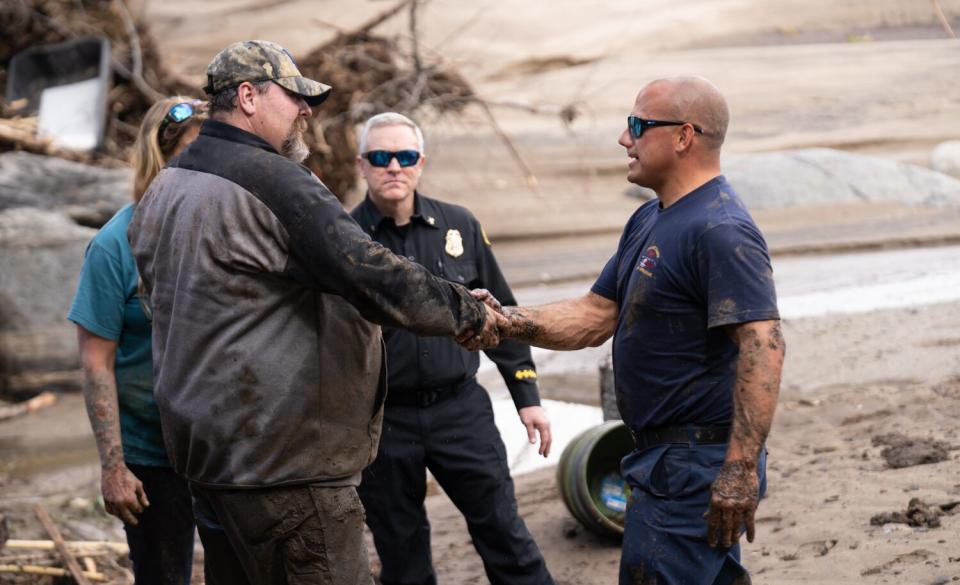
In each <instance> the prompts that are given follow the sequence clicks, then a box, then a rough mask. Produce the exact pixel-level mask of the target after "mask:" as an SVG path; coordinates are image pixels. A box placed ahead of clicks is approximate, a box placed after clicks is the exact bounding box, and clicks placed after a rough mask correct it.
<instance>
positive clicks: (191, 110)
mask: <svg viewBox="0 0 960 585" xmlns="http://www.w3.org/2000/svg"><path fill="white" fill-rule="evenodd" d="M200 103H201V102H199V101H196V102H180V103H179V104H177V105H175V106H173V107H172V108H170V111H168V112H167V115H166V116H164V117H163V122H161V123H160V130H161V131H162V130H163V129H164V128H166V127H167V124H170V123H171V122H172V123H174V124H180V123H182V122H185V121H187V120H189V119H190V118H192V117H193V115H194V114H195V113H196V112H197V108H198V107H199V105H200ZM194 106H197V107H194Z"/></svg>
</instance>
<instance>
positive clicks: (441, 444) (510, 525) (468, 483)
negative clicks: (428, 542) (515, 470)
mask: <svg viewBox="0 0 960 585" xmlns="http://www.w3.org/2000/svg"><path fill="white" fill-rule="evenodd" d="M426 412H427V413H428V415H429V416H428V423H427V424H428V426H429V435H428V436H429V438H428V440H427V444H426V446H427V465H428V467H429V469H430V471H431V473H433V474H434V476H435V477H436V478H437V481H438V482H440V485H441V486H442V487H443V489H444V491H445V492H446V493H447V494H448V495H449V496H450V499H451V500H452V501H453V503H454V504H455V505H456V506H457V508H458V509H459V510H460V511H461V512H462V513H463V516H464V518H465V519H466V521H467V528H468V529H469V531H470V536H471V537H472V538H473V543H474V546H476V548H477V552H478V553H479V554H480V557H481V559H483V566H484V569H485V570H486V573H487V578H488V579H489V580H490V583H491V584H492V585H501V584H504V585H506V584H510V585H546V584H550V585H552V583H553V579H552V578H551V576H550V573H549V572H548V571H547V567H546V564H545V563H544V561H543V556H542V555H541V554H540V549H539V548H538V547H537V544H536V543H535V542H534V540H533V537H532V536H531V535H530V532H529V531H528V530H527V527H526V525H525V524H524V523H523V520H522V519H521V518H520V515H519V514H518V512H517V499H516V495H515V493H514V487H513V480H512V479H511V478H510V469H509V466H508V465H507V454H506V449H505V448H504V445H503V441H502V440H501V438H500V432H499V431H498V430H497V427H496V425H495V424H494V419H493V407H492V406H491V404H490V397H489V396H488V395H487V392H486V391H485V390H484V389H483V388H482V387H481V386H480V385H479V384H476V383H474V384H473V386H472V387H470V388H466V389H464V390H462V391H461V393H460V394H459V395H458V396H457V397H456V398H454V399H451V400H446V401H441V402H438V403H436V404H434V405H433V406H431V407H430V408H429V409H428V410H427V411H426ZM516 431H517V432H524V431H523V429H522V428H521V427H520V426H519V425H517V429H516Z"/></svg>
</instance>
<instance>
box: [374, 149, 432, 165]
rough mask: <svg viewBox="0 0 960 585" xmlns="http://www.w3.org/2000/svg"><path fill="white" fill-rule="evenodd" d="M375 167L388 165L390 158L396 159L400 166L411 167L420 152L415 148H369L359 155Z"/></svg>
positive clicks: (415, 162)
mask: <svg viewBox="0 0 960 585" xmlns="http://www.w3.org/2000/svg"><path fill="white" fill-rule="evenodd" d="M361 156H362V157H363V158H365V159H367V161H369V162H370V164H371V165H373V166H375V167H389V166H390V160H391V159H394V158H395V159H397V163H398V164H399V165H400V166H401V167H412V166H413V165H415V164H417V161H418V160H420V153H419V152H417V151H416V150H397V151H390V150H371V151H369V152H365V153H363V154H362V155H361Z"/></svg>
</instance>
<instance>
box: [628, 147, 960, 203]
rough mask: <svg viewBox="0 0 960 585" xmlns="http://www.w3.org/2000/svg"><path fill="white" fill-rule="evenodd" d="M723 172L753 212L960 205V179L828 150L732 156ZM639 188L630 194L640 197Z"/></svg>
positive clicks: (723, 166)
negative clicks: (847, 205) (811, 207)
mask: <svg viewBox="0 0 960 585" xmlns="http://www.w3.org/2000/svg"><path fill="white" fill-rule="evenodd" d="M722 168H723V173H724V175H725V176H726V178H727V180H728V181H730V184H731V185H733V188H734V189H736V191H737V193H739V194H740V197H742V198H743V200H744V202H745V203H746V204H747V207H748V208H750V209H751V210H758V209H778V208H788V207H797V206H805V205H830V204H837V203H857V202H884V201H886V202H900V203H905V204H908V205H957V206H960V180H957V179H956V178H953V177H951V176H948V175H945V174H943V173H939V172H936V171H932V170H930V169H925V168H923V167H918V166H915V165H909V164H905V163H900V162H895V161H890V160H886V159H880V158H875V157H870V156H864V155H860V154H851V153H849V152H843V151H839V150H833V149H829V148H811V149H803V150H788V151H782V152H767V153H758V154H743V155H728V156H725V157H723V161H722ZM640 193H641V190H640V188H639V187H637V188H631V189H630V190H629V191H628V194H630V195H634V196H639V195H640Z"/></svg>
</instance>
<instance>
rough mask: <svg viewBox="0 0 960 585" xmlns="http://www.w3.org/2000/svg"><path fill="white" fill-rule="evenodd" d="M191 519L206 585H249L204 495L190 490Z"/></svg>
mask: <svg viewBox="0 0 960 585" xmlns="http://www.w3.org/2000/svg"><path fill="white" fill-rule="evenodd" d="M191 492H192V493H193V515H194V518H196V521H197V533H198V534H200V542H202V543H203V577H204V582H205V583H206V585H250V580H249V579H247V574H246V573H244V571H243V565H241V564H240V558H239V557H237V553H236V551H234V550H233V545H232V544H230V540H229V539H228V538H227V533H226V531H225V530H224V529H223V526H222V525H220V521H219V520H218V519H217V516H216V512H214V511H213V507H212V506H211V505H210V502H209V500H207V498H206V497H205V496H204V495H203V491H202V490H201V489H199V488H197V487H196V486H192V487H191Z"/></svg>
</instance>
